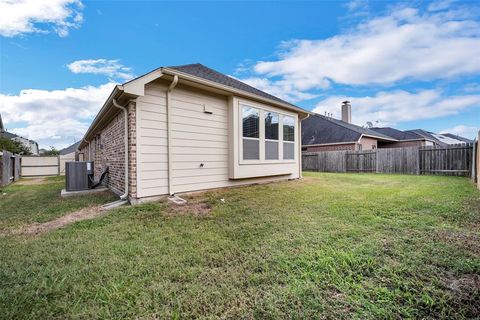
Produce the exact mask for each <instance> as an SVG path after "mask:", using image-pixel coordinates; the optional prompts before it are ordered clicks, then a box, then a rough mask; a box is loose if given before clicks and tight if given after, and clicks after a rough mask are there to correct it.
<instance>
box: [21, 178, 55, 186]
mask: <svg viewBox="0 0 480 320" xmlns="http://www.w3.org/2000/svg"><path fill="white" fill-rule="evenodd" d="M45 183H50V182H49V181H48V180H47V179H46V178H45V177H40V178H25V179H22V180H20V181H18V182H15V184H16V185H19V186H32V185H36V184H45Z"/></svg>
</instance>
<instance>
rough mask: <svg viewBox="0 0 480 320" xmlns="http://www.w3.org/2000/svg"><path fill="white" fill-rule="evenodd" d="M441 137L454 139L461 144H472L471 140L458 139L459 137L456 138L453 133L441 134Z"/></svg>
mask: <svg viewBox="0 0 480 320" xmlns="http://www.w3.org/2000/svg"><path fill="white" fill-rule="evenodd" d="M441 135H442V136H445V137H448V138H451V139H455V140H457V141H462V142H463V143H472V142H473V140H471V139H467V138H464V137H460V136H457V135H456V134H453V133H442V134H441Z"/></svg>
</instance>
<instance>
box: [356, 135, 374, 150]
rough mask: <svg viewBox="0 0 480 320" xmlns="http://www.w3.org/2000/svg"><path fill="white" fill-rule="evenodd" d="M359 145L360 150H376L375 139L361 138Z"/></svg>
mask: <svg viewBox="0 0 480 320" xmlns="http://www.w3.org/2000/svg"><path fill="white" fill-rule="evenodd" d="M360 144H361V145H362V150H372V149H377V139H372V138H368V137H362V138H361V139H360Z"/></svg>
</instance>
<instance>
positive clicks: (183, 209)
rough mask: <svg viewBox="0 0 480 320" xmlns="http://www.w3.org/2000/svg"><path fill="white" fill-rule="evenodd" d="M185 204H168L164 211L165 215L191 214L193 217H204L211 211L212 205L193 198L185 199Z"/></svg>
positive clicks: (198, 198) (199, 198)
mask: <svg viewBox="0 0 480 320" xmlns="http://www.w3.org/2000/svg"><path fill="white" fill-rule="evenodd" d="M186 200H187V203H185V204H175V203H172V202H169V203H168V207H167V210H166V214H167V215H171V216H175V215H184V214H193V215H195V216H206V215H208V214H210V212H211V211H212V205H211V204H210V203H208V202H206V201H205V200H204V199H202V198H201V197H193V198H189V199H186Z"/></svg>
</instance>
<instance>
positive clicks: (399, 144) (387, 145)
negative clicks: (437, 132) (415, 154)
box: [378, 140, 425, 148]
mask: <svg viewBox="0 0 480 320" xmlns="http://www.w3.org/2000/svg"><path fill="white" fill-rule="evenodd" d="M424 145H425V141H423V140H417V141H398V142H392V143H386V142H384V143H382V144H379V145H378V147H379V148H406V147H423V146H424Z"/></svg>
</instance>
